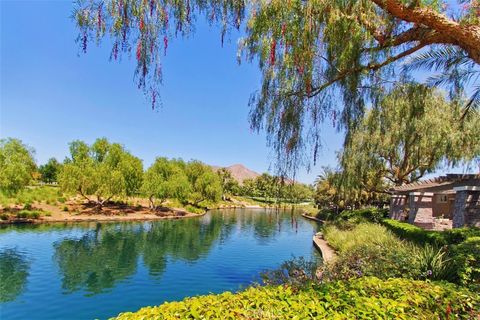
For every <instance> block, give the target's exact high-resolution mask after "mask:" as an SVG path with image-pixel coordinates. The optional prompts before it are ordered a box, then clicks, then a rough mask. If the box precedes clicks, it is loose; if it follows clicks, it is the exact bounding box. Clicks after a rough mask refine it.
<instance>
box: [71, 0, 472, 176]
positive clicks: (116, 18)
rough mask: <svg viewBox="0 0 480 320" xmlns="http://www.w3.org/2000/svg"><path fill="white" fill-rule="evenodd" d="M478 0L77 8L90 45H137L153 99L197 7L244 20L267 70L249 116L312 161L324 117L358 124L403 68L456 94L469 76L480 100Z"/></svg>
mask: <svg viewBox="0 0 480 320" xmlns="http://www.w3.org/2000/svg"><path fill="white" fill-rule="evenodd" d="M479 10H480V4H479V2H478V1H477V0H470V1H469V0H460V1H459V2H458V3H455V2H454V3H451V2H450V1H410V0H361V1H340V0H334V1H331V0H313V1H302V0H289V1H283V0H274V1H256V0H252V1H246V0H221V1H218V0H180V1H178V0H176V1H170V0H150V1H144V0H107V1H95V0H80V1H78V3H77V5H76V6H75V13H74V17H75V20H76V24H77V27H78V29H79V37H78V40H79V42H80V46H81V49H82V50H83V51H86V50H87V45H88V42H89V41H93V40H96V41H97V42H98V41H100V40H102V39H103V38H104V37H106V36H107V35H108V36H109V38H110V39H111V40H112V43H113V46H112V52H111V58H112V59H114V60H116V59H118V57H119V55H121V54H122V53H127V52H131V51H133V52H134V53H135V57H136V61H137V67H136V71H135V75H136V81H137V84H138V86H139V87H140V88H142V89H143V90H144V91H145V93H146V94H147V95H148V97H149V98H150V99H151V102H152V107H155V106H156V105H157V104H158V103H159V85H160V84H161V80H162V70H161V62H162V61H161V60H162V59H163V58H162V56H163V55H165V54H166V52H167V48H168V45H169V42H170V40H171V39H172V37H174V36H177V35H181V36H185V35H188V34H190V33H191V32H192V30H193V29H194V23H195V21H196V20H197V18H198V16H205V17H206V18H207V20H208V21H209V22H210V23H219V24H220V25H221V26H222V32H221V38H222V41H223V37H224V35H225V33H226V32H227V30H228V29H229V28H230V27H232V26H233V27H235V28H238V29H239V28H240V27H241V24H242V22H244V21H246V23H245V37H244V38H243V39H242V40H241V41H240V48H239V49H240V54H239V55H240V56H243V57H244V58H245V60H247V61H252V60H257V61H258V62H259V67H260V70H261V72H262V84H261V89H260V90H259V91H258V92H256V93H254V94H253V95H252V97H251V106H252V111H251V125H252V127H253V128H254V129H257V130H260V129H262V128H263V129H265V130H266V132H267V135H268V142H269V144H270V145H271V146H272V147H273V149H274V151H275V153H276V156H277V159H278V160H279V163H280V164H282V166H281V168H280V169H282V171H287V170H292V169H295V168H296V167H297V166H299V165H301V164H302V163H306V162H305V161H303V160H305V157H304V155H305V150H311V151H312V153H313V159H314V160H315V159H316V155H317V152H318V148H319V147H320V145H321V140H320V138H321V136H320V127H321V124H322V122H324V121H325V120H326V119H331V120H332V121H333V122H334V123H339V124H340V125H342V126H343V127H345V128H347V129H350V128H352V127H355V125H356V124H357V123H358V121H359V119H361V117H362V115H363V112H364V109H365V106H366V105H367V104H368V103H369V102H372V103H373V104H375V102H376V100H377V98H378V96H379V94H381V93H382V90H383V88H384V87H385V86H388V85H389V84H391V82H395V81H397V80H398V79H399V74H400V73H403V72H405V73H409V72H411V71H412V70H418V69H422V68H423V69H426V70H428V71H432V73H433V74H432V77H431V78H430V79H429V80H428V81H427V82H428V83H430V84H433V85H444V86H445V87H446V88H447V89H449V91H451V93H452V97H458V96H460V95H461V94H462V93H463V92H462V91H463V88H464V87H466V86H468V85H472V88H473V93H472V95H471V96H470V98H469V102H468V103H467V106H469V107H472V106H478V105H479V104H480V87H479V86H478V76H479V74H480V73H479V72H480V70H479V64H480V25H479V22H480V20H479V15H478V12H479ZM247 15H248V18H247ZM405 59H409V61H408V62H410V63H408V64H407V65H408V67H403V68H402V66H403V65H401V63H403V62H405Z"/></svg>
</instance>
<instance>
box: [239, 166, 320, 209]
mask: <svg viewBox="0 0 480 320" xmlns="http://www.w3.org/2000/svg"><path fill="white" fill-rule="evenodd" d="M239 194H240V195H243V196H248V197H255V198H263V199H264V201H265V202H270V201H275V202H276V201H288V202H293V203H298V202H301V201H310V200H311V199H312V198H313V188H312V187H311V186H308V185H306V184H302V183H294V182H293V181H290V180H286V179H282V178H281V177H278V176H272V175H269V174H268V173H264V174H262V175H260V176H258V177H256V178H254V179H246V180H245V181H243V185H242V186H241V187H240V189H239Z"/></svg>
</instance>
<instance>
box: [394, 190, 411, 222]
mask: <svg viewBox="0 0 480 320" xmlns="http://www.w3.org/2000/svg"><path fill="white" fill-rule="evenodd" d="M407 215H408V204H407V196H405V195H392V196H391V198H390V219H395V220H400V221H404V220H406V218H407Z"/></svg>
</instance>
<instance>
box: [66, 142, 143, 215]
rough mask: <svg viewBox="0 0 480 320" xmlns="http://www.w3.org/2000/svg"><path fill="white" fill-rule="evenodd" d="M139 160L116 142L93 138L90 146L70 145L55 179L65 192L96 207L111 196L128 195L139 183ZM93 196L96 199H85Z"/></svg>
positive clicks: (140, 175)
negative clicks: (67, 155) (73, 194)
mask: <svg viewBox="0 0 480 320" xmlns="http://www.w3.org/2000/svg"><path fill="white" fill-rule="evenodd" d="M142 175H143V165H142V161H141V160H140V159H138V158H137V157H135V156H133V155H131V154H130V153H129V152H128V151H126V150H125V149H124V148H123V147H122V146H121V145H120V144H118V143H110V142H108V140H107V139H105V138H102V139H97V140H96V141H95V142H94V143H93V144H92V145H90V146H89V145H87V144H86V143H85V142H83V141H78V140H77V141H73V142H71V143H70V158H68V159H67V160H66V162H65V164H64V166H63V168H62V170H61V172H60V175H59V177H58V180H59V184H60V186H61V187H62V189H63V190H64V191H65V192H70V193H75V194H79V195H81V196H82V197H84V198H85V199H87V200H88V201H92V202H95V203H96V204H97V205H99V206H100V207H101V206H102V205H103V204H104V203H105V202H107V201H109V200H110V199H112V198H113V197H125V196H132V195H134V194H135V193H136V192H138V191H139V188H140V187H141V183H142ZM91 195H94V196H96V199H95V200H94V199H91V198H89V196H91Z"/></svg>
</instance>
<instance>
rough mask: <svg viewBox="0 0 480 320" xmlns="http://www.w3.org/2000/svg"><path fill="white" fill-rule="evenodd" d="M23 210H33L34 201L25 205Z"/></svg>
mask: <svg viewBox="0 0 480 320" xmlns="http://www.w3.org/2000/svg"><path fill="white" fill-rule="evenodd" d="M23 210H32V203H31V202H27V203H25V204H24V205H23Z"/></svg>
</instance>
